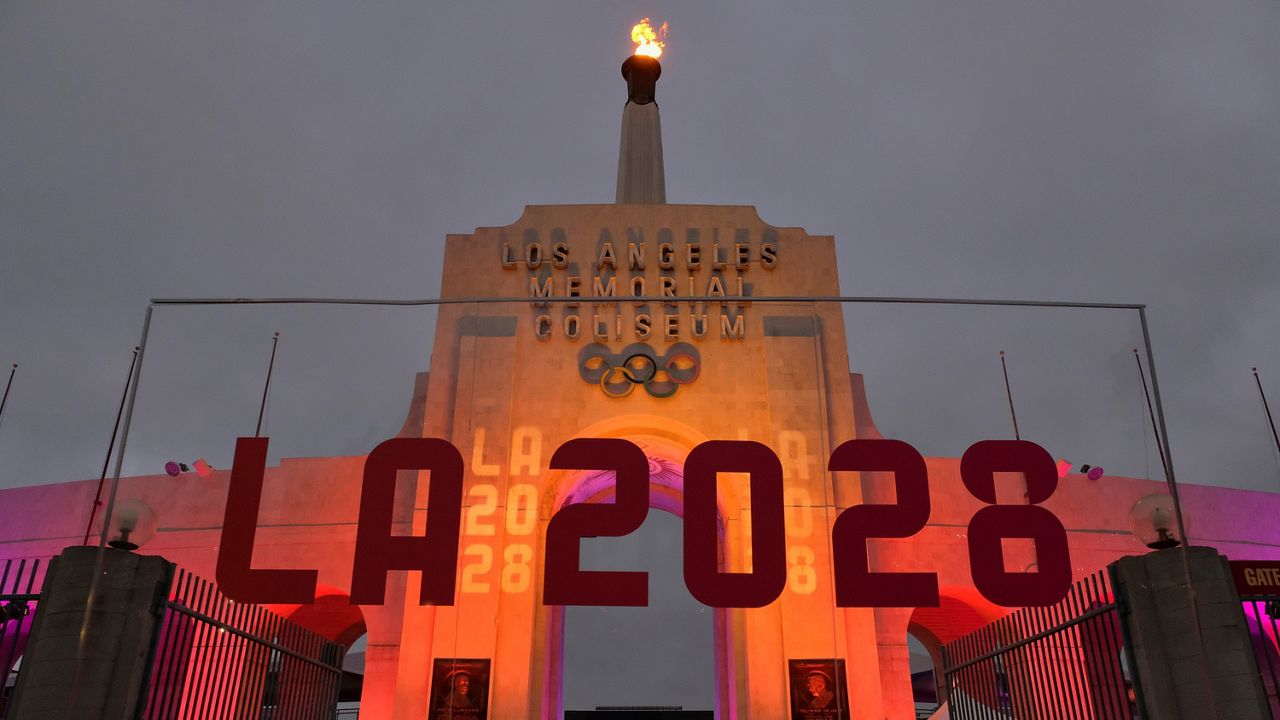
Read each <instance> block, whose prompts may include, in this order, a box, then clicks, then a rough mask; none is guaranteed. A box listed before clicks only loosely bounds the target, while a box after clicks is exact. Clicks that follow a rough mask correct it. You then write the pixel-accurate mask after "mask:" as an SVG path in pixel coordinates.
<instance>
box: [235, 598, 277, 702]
mask: <svg viewBox="0 0 1280 720" xmlns="http://www.w3.org/2000/svg"><path fill="white" fill-rule="evenodd" d="M250 615H251V616H252V617H253V634H254V635H255V636H256V637H258V638H261V637H262V636H263V635H264V632H265V631H266V628H267V619H266V618H265V617H264V615H265V611H264V610H263V609H262V608H260V607H256V606H255V607H254V608H253V612H252V613H250ZM265 636H266V638H267V639H268V640H269V639H270V638H271V634H270V633H269V632H265ZM250 649H251V651H252V653H253V657H254V658H260V659H258V660H255V663H254V666H253V667H252V668H251V669H250V673H251V674H250V675H249V678H248V680H247V681H246V682H245V683H244V686H245V687H247V688H249V691H250V692H251V693H252V694H251V696H250V700H247V701H246V702H244V703H242V704H241V706H242V707H243V708H244V711H245V713H246V715H245V716H244V717H245V718H251V719H252V720H257V719H258V718H260V717H262V708H263V704H264V702H265V701H266V687H265V686H266V682H267V677H268V676H269V675H270V673H271V648H270V647H268V646H267V645H266V644H265V643H264V642H262V641H261V639H259V641H258V642H255V643H253V644H252V646H251V648H250ZM248 713H252V714H251V715H250V714H248Z"/></svg>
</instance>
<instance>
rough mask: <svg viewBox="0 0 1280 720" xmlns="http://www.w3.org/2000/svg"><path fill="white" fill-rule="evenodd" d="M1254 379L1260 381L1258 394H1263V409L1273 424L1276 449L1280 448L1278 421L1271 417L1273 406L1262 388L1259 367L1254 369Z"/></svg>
mask: <svg viewBox="0 0 1280 720" xmlns="http://www.w3.org/2000/svg"><path fill="white" fill-rule="evenodd" d="M1253 381H1254V382H1256V383H1258V394H1259V395H1261V396H1262V409H1263V410H1265V411H1266V412H1267V422H1268V423H1270V425H1271V439H1272V440H1275V442H1276V450H1280V435H1277V434H1276V421H1275V418H1273V417H1271V406H1270V405H1268V404H1267V393H1266V391H1265V390H1263V389H1262V379H1261V378H1259V377H1258V368H1254V369H1253Z"/></svg>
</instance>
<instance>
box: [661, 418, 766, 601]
mask: <svg viewBox="0 0 1280 720" xmlns="http://www.w3.org/2000/svg"><path fill="white" fill-rule="evenodd" d="M718 472H742V473H751V566H752V570H751V572H749V573H724V572H720V571H719V569H718V568H717V562H716V559H717V557H718V556H719V547H718V546H719V542H718V540H719V535H720V533H719V528H718V527H717V523H716V515H717V513H716V473H718ZM783 522H784V521H783V510H782V465H781V464H780V463H779V462H778V456H777V455H774V454H773V451H772V450H770V449H769V448H767V447H765V446H764V445H761V444H760V443H758V442H751V441H749V440H711V441H708V442H704V443H702V444H701V445H699V446H698V447H696V448H694V449H693V452H690V453H689V457H688V458H687V459H686V460H685V463H684V584H685V586H686V587H688V588H689V592H690V593H691V594H692V595H693V596H694V597H695V598H697V599H698V601H699V602H701V603H702V604H703V605H707V606H709V607H743V608H754V607H764V606H765V605H768V604H769V603H771V602H773V601H774V600H775V599H777V597H778V596H779V595H781V594H782V589H783V588H784V587H786V585H787V553H786V541H787V540H786V532H785V528H784V527H783Z"/></svg>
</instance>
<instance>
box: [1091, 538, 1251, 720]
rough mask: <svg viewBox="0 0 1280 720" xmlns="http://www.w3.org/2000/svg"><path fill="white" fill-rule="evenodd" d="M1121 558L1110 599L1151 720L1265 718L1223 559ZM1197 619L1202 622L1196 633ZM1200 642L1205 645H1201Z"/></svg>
mask: <svg viewBox="0 0 1280 720" xmlns="http://www.w3.org/2000/svg"><path fill="white" fill-rule="evenodd" d="M1186 553H1187V561H1188V563H1189V564H1190V568H1191V589H1194V591H1195V596H1196V602H1195V607H1196V609H1197V610H1198V615H1197V613H1193V611H1192V604H1191V599H1190V593H1189V592H1188V590H1189V588H1188V587H1187V573H1186V569H1185V566H1184V564H1183V560H1182V550H1180V549H1178V548H1174V549H1171V550H1161V551H1158V552H1152V553H1148V554H1146V555H1141V556H1138V557H1125V558H1121V559H1120V560H1119V561H1117V562H1116V563H1115V565H1114V567H1115V570H1116V597H1117V601H1118V604H1119V606H1120V612H1121V621H1122V622H1123V623H1124V625H1125V627H1126V629H1127V632H1128V635H1129V638H1130V640H1131V647H1132V650H1133V657H1132V658H1130V664H1131V667H1132V668H1133V670H1134V671H1135V674H1136V675H1137V678H1138V682H1139V683H1140V684H1141V687H1140V691H1141V693H1142V696H1143V699H1144V700H1145V704H1146V707H1147V713H1148V718H1149V720H1200V719H1201V718H1215V717H1216V718H1220V719H1221V720H1228V718H1229V719H1230V720H1255V719H1256V720H1269V719H1270V717H1271V715H1270V712H1269V710H1268V709H1267V700H1266V695H1265V693H1264V691H1263V687H1262V682H1261V679H1260V677H1259V675H1258V665H1257V661H1256V660H1255V658H1254V655H1253V645H1252V643H1251V642H1250V638H1249V628H1248V625H1247V622H1246V620H1245V616H1244V612H1243V611H1242V609H1241V606H1240V596H1239V595H1238V594H1237V593H1236V588H1235V583H1234V582H1233V581H1232V578H1231V570H1230V569H1229V567H1228V565H1227V559H1226V558H1225V557H1223V556H1221V555H1219V554H1218V551H1217V550H1215V549H1213V548H1208V547H1191V548H1187V549H1186ZM1197 620H1198V624H1199V627H1200V630H1199V632H1198V633H1197V632H1196V628H1195V624H1196V621H1197ZM1201 639H1203V645H1202V644H1201V642H1202V640H1201Z"/></svg>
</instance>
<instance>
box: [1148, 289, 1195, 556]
mask: <svg viewBox="0 0 1280 720" xmlns="http://www.w3.org/2000/svg"><path fill="white" fill-rule="evenodd" d="M1138 320H1139V321H1140V322H1141V323H1142V344H1143V346H1144V347H1145V348H1146V351H1147V367H1148V368H1149V369H1150V370H1151V394H1152V395H1153V396H1154V398H1155V402H1156V418H1157V419H1158V420H1159V421H1160V444H1162V445H1164V459H1165V473H1166V477H1165V481H1166V482H1168V484H1169V494H1170V495H1171V496H1172V497H1173V512H1174V518H1175V519H1176V520H1177V522H1178V537H1179V538H1181V539H1182V544H1183V547H1186V545H1187V544H1188V543H1190V542H1191V538H1189V537H1187V528H1186V526H1185V525H1184V524H1183V522H1182V502H1181V501H1180V500H1179V498H1178V482H1177V480H1175V479H1174V473H1173V451H1172V450H1170V448H1169V429H1168V428H1167V427H1166V426H1165V420H1164V402H1163V401H1162V400H1161V399H1160V380H1159V379H1158V378H1157V377H1156V357H1155V353H1154V352H1153V351H1152V349H1151V330H1150V329H1149V328H1148V327H1147V309H1146V308H1143V307H1140V308H1138Z"/></svg>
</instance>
